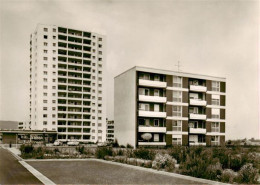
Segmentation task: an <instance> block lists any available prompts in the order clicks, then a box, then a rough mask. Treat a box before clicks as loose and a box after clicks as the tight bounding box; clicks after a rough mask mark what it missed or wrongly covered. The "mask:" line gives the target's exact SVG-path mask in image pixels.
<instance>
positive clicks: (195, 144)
mask: <svg viewBox="0 0 260 185" xmlns="http://www.w3.org/2000/svg"><path fill="white" fill-rule="evenodd" d="M189 144H190V146H206V143H202V142H189Z"/></svg>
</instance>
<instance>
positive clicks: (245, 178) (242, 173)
mask: <svg viewBox="0 0 260 185" xmlns="http://www.w3.org/2000/svg"><path fill="white" fill-rule="evenodd" d="M258 178H259V174H258V169H256V168H254V167H253V165H252V164H251V163H248V164H245V165H244V166H242V168H241V169H240V170H239V172H238V177H237V180H236V181H237V182H238V183H248V184H256V183H257V180H258Z"/></svg>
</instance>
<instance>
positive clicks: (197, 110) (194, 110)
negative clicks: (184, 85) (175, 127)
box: [189, 107, 199, 114]
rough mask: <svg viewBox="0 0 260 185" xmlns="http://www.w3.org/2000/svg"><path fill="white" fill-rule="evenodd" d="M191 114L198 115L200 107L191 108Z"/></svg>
mask: <svg viewBox="0 0 260 185" xmlns="http://www.w3.org/2000/svg"><path fill="white" fill-rule="evenodd" d="M189 113H190V114H198V113H199V108H198V107H189Z"/></svg>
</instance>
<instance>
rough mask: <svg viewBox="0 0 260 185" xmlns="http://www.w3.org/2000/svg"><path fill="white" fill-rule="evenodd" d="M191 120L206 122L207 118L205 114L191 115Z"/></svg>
mask: <svg viewBox="0 0 260 185" xmlns="http://www.w3.org/2000/svg"><path fill="white" fill-rule="evenodd" d="M190 119H198V120H206V119H207V116H206V115H205V114H194V113H190Z"/></svg>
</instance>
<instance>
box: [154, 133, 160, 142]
mask: <svg viewBox="0 0 260 185" xmlns="http://www.w3.org/2000/svg"><path fill="white" fill-rule="evenodd" d="M153 141H154V142H158V141H159V134H154V135H153Z"/></svg>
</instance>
